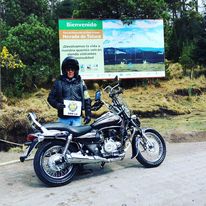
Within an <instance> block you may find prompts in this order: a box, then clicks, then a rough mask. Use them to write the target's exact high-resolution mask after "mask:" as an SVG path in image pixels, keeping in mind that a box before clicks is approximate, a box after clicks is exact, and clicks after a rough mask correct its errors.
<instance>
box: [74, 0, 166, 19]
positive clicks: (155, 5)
mask: <svg viewBox="0 0 206 206" xmlns="http://www.w3.org/2000/svg"><path fill="white" fill-rule="evenodd" d="M166 12H167V5H166V4H165V2H164V0H76V1H75V3H74V11H73V16H74V17H78V18H101V19H104V18H114V19H126V18H127V19H128V18H133V19H134V18H155V19H156V18H163V17H164V16H165V14H166Z"/></svg>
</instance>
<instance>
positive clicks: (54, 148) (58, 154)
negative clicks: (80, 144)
mask: <svg viewBox="0 0 206 206" xmlns="http://www.w3.org/2000/svg"><path fill="white" fill-rule="evenodd" d="M64 146H65V142H63V141H58V140H54V141H51V142H46V143H43V144H42V145H41V146H40V147H39V148H38V150H37V152H36V154H35V156H34V162H33V164H34V171H35V173H36V175H37V177H38V178H39V179H40V180H41V181H42V182H43V183H45V184H46V185H48V186H53V187H54V186H61V185H65V184H68V183H69V182H70V181H71V180H72V178H73V177H74V176H75V174H76V172H77V168H78V167H77V165H75V164H69V163H67V162H65V160H64V158H62V153H63V150H64ZM69 150H70V152H72V150H74V148H72V147H71V146H70V147H69Z"/></svg>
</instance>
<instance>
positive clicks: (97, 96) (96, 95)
mask: <svg viewBox="0 0 206 206" xmlns="http://www.w3.org/2000/svg"><path fill="white" fill-rule="evenodd" d="M101 96H102V94H101V92H100V90H97V91H96V93H95V101H100V100H101Z"/></svg>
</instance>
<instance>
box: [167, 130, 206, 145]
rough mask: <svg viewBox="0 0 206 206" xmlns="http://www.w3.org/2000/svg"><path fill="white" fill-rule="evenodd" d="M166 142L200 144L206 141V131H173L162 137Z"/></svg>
mask: <svg viewBox="0 0 206 206" xmlns="http://www.w3.org/2000/svg"><path fill="white" fill-rule="evenodd" d="M164 137H165V139H166V141H168V142H171V143H180V142H202V141H206V131H198V132H197V131H193V132H179V131H178V132H177V131H173V132H170V133H166V134H165V135H164Z"/></svg>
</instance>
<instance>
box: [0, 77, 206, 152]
mask: <svg viewBox="0 0 206 206" xmlns="http://www.w3.org/2000/svg"><path fill="white" fill-rule="evenodd" d="M48 92H49V90H46V89H40V90H38V91H36V92H35V93H32V94H26V95H24V97H23V98H22V99H15V98H12V99H9V98H6V97H5V96H3V103H2V110H1V114H0V137H1V138H2V139H6V140H10V141H15V142H19V143H22V142H23V141H24V140H25V135H26V134H27V132H28V131H29V130H30V127H29V125H28V122H27V118H26V116H27V114H28V112H35V113H36V114H37V116H38V117H39V118H40V120H41V121H45V122H47V121H55V119H56V111H55V109H53V108H51V107H50V106H48V104H47V101H46V99H47V96H48ZM89 93H90V96H91V98H92V99H94V93H95V91H94V90H89ZM103 98H105V99H107V98H106V94H105V93H103ZM123 98H124V100H125V101H126V102H127V104H128V106H129V107H130V108H131V109H132V110H133V112H134V113H135V114H137V115H138V116H140V118H141V120H142V125H143V126H152V127H154V128H156V129H157V130H159V131H160V132H161V133H162V134H163V135H164V136H166V138H167V140H168V141H173V142H178V141H184V138H185V136H184V135H185V134H187V133H188V134H189V136H190V141H193V139H194V138H196V140H202V139H206V138H205V137H206V135H205V132H206V126H205V123H206V106H205V102H206V79H205V77H200V78H198V79H189V78H183V79H179V80H175V79H172V80H160V81H158V82H156V83H155V84H152V83H151V84H147V85H145V86H144V87H140V86H136V87H132V88H130V89H126V90H125V91H124V94H123ZM105 111H106V109H105V107H104V108H102V109H101V110H100V111H98V112H96V113H93V115H94V117H96V116H98V115H99V114H101V113H103V112H105ZM178 133H179V135H177V134H178ZM187 136H188V135H187ZM178 138H179V139H178ZM8 147H9V145H8ZM3 148H4V149H5V145H3V144H1V146H0V150H1V149H3Z"/></svg>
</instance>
